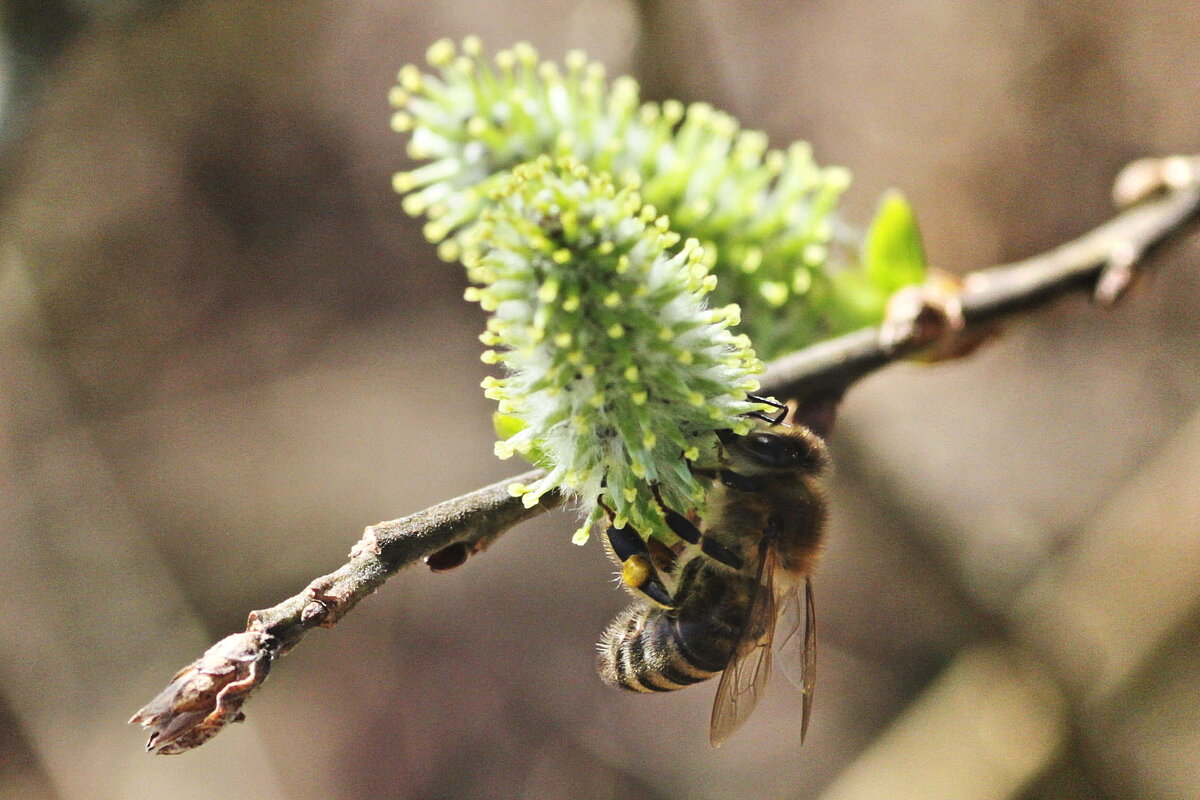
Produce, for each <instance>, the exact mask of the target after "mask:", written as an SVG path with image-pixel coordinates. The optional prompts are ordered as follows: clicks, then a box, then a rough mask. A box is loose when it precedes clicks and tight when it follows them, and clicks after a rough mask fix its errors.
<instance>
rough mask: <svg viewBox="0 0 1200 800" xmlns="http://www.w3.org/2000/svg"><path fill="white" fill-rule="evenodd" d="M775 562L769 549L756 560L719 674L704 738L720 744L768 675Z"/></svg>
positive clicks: (750, 706) (745, 712)
mask: <svg viewBox="0 0 1200 800" xmlns="http://www.w3.org/2000/svg"><path fill="white" fill-rule="evenodd" d="M775 561H776V555H775V550H774V549H773V548H766V550H765V552H764V553H763V554H762V558H760V559H759V564H758V576H757V579H756V580H755V584H754V589H753V592H754V596H753V598H751V600H750V612H749V613H748V614H747V615H746V622H745V625H744V627H743V628H742V632H741V633H740V634H739V635H738V639H737V645H736V646H735V647H734V651H733V656H732V657H731V658H730V659H729V665H728V666H727V667H725V671H724V672H722V673H721V682H720V684H719V685H718V686H717V697H716V699H715V700H714V701H713V710H712V722H711V724H710V725H709V728H708V741H709V742H710V743H711V744H712V746H713V747H720V746H721V744H722V743H724V741H725V740H726V739H728V738H729V737H730V736H731V735H732V734H733V732H734V731H736V730H737V729H738V728H739V727H741V725H742V723H743V722H745V721H746V719H747V718H748V717H749V716H750V712H752V711H753V710H754V706H755V705H756V704H757V703H758V698H759V697H761V696H762V693H763V690H764V689H765V688H766V685H767V676H768V675H770V674H771V641H772V639H773V638H774V636H775V618H776V616H777V615H776V613H775V609H776V603H775V585H774V583H775V580H774V578H775Z"/></svg>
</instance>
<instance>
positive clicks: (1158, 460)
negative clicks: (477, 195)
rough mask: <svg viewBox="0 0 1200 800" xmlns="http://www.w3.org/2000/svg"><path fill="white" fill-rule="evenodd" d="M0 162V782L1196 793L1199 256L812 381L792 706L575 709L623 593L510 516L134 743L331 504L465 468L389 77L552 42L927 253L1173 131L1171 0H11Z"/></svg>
mask: <svg viewBox="0 0 1200 800" xmlns="http://www.w3.org/2000/svg"><path fill="white" fill-rule="evenodd" d="M4 13H5V17H4V21H5V24H6V25H7V30H8V32H9V39H8V42H7V45H6V51H5V52H6V55H7V60H6V67H5V72H4V74H3V78H4V80H3V82H2V83H3V85H4V87H5V90H6V91H7V97H6V103H5V105H4V107H3V114H4V117H3V124H2V126H0V133H2V134H3V147H4V154H3V160H2V161H0V170H2V171H0V179H2V180H3V185H2V188H0V435H2V437H3V438H2V439H0V797H3V798H21V799H22V800H41V799H42V798H59V799H61V800H75V798H114V799H115V800H141V798H171V799H172V800H173V799H174V798H201V797H204V798H211V797H236V798H282V797H295V798H302V797H328V798H347V799H350V798H447V799H449V798H549V799H551V800H553V799H555V798H700V799H701V800H707V799H708V798H712V799H714V800H719V799H723V798H814V797H816V798H853V799H854V800H857V799H858V798H881V797H887V798H960V799H961V798H1022V799H1024V800H1037V799H1040V798H1067V799H1068V800H1071V799H1072V798H1114V799H1115V798H1147V799H1151V798H1164V799H1165V798H1191V797H1198V796H1200V703H1198V701H1197V698H1198V697H1200V412H1198V410H1197V408H1198V405H1197V404H1198V402H1200V303H1198V302H1197V300H1196V297H1197V295H1198V294H1200V269H1198V268H1197V266H1198V260H1200V259H1198V257H1200V240H1197V239H1196V238H1192V239H1190V240H1189V241H1188V242H1187V243H1185V244H1183V245H1181V246H1178V247H1175V248H1173V249H1172V250H1171V251H1170V252H1168V253H1166V254H1164V256H1163V257H1160V258H1159V259H1157V260H1156V269H1155V273H1154V275H1153V278H1152V279H1151V280H1150V281H1149V282H1147V283H1146V284H1145V285H1143V286H1142V287H1141V291H1139V292H1137V293H1136V294H1135V295H1134V296H1133V297H1131V298H1130V299H1129V302H1127V303H1126V304H1124V305H1122V306H1121V307H1119V308H1117V309H1115V310H1100V309H1096V308H1093V307H1091V306H1090V305H1089V304H1088V303H1087V302H1086V301H1085V300H1083V299H1078V300H1070V301H1067V302H1062V303H1060V304H1059V305H1057V306H1055V307H1054V308H1052V309H1051V310H1049V311H1047V312H1044V313H1040V314H1038V315H1037V316H1036V318H1034V319H1032V320H1030V321H1028V322H1022V323H1021V324H1018V325H1013V326H1011V327H1010V328H1009V330H1008V333H1007V335H1006V336H1005V337H1004V338H1003V339H1002V340H1000V341H998V342H997V343H995V344H994V345H993V346H991V347H990V348H989V349H987V350H985V351H984V352H982V353H980V354H979V355H977V356H976V357H974V358H972V359H970V360H968V361H964V362H961V363H954V364H948V365H943V366H938V367H930V368H920V367H915V366H901V367H896V368H892V369H889V370H886V371H884V372H882V373H880V374H878V375H876V376H874V377H872V378H870V379H869V380H867V381H865V382H863V383H862V384H861V385H859V386H858V387H856V388H855V390H854V391H853V392H852V393H851V395H850V396H849V398H848V400H847V402H846V404H845V407H844V411H843V417H842V420H841V422H840V424H839V428H838V430H837V431H836V433H835V436H834V438H833V441H832V446H833V449H834V453H835V456H836V462H837V474H836V476H835V477H834V479H833V480H832V482H831V483H832V497H833V506H834V511H833V523H832V531H831V536H830V546H829V549H828V551H827V554H826V557H825V560H824V563H823V565H822V570H821V573H820V575H819V576H818V579H817V592H818V596H817V599H818V607H819V612H820V622H821V632H822V633H821V642H822V647H821V662H820V680H819V685H818V693H817V701H816V714H815V718H814V721H813V726H812V730H811V731H810V737H809V741H808V744H806V745H805V747H804V748H803V749H800V747H799V731H798V719H799V708H800V703H799V696H798V694H797V693H796V692H795V691H794V690H793V689H792V688H791V687H790V685H789V684H787V682H786V680H785V679H783V678H782V677H781V676H777V677H776V678H775V681H774V684H773V685H772V687H771V690H770V692H769V695H768V697H767V699H766V701H764V703H763V704H762V706H761V707H760V709H759V711H758V712H757V714H756V715H755V717H754V718H753V719H752V720H751V721H750V722H749V723H748V725H747V726H746V727H745V728H744V729H743V730H742V731H741V732H740V733H739V734H738V736H736V737H735V738H734V739H733V740H732V741H731V742H730V743H729V744H727V745H726V746H725V747H724V748H722V749H721V750H719V751H715V752H714V751H711V750H710V749H709V747H708V744H707V741H706V725H707V712H708V705H709V703H710V702H711V697H712V689H713V687H712V686H705V687H698V688H694V689H690V690H687V691H683V692H679V693H675V694H672V695H669V696H654V697H643V696H633V695H626V694H623V693H618V692H617V691H615V690H611V689H607V688H605V687H603V686H602V685H601V684H600V682H599V680H598V679H597V677H596V675H595V672H594V668H593V649H592V648H593V643H594V641H595V640H596V638H597V636H598V633H599V631H600V630H601V629H602V627H603V626H604V624H605V623H606V622H607V620H608V619H609V618H610V617H611V616H612V615H613V614H614V613H615V612H616V611H617V610H618V609H619V608H620V607H622V606H623V605H624V604H625V603H626V597H625V596H624V595H623V594H622V593H620V592H618V591H617V590H616V589H614V587H613V585H612V583H611V581H610V567H609V565H608V563H607V561H606V560H605V558H604V556H603V555H602V553H601V550H600V547H599V545H598V544H597V543H596V542H593V543H591V544H589V545H588V546H586V547H584V548H577V547H574V546H572V545H571V544H570V542H569V534H570V531H571V530H572V529H573V520H572V519H570V518H568V517H567V516H565V515H564V514H561V513H559V514H553V515H549V516H547V517H545V518H543V519H540V520H537V521H536V522H534V523H531V524H528V525H525V526H523V527H521V528H518V529H516V530H514V531H513V532H511V533H510V534H509V535H507V536H505V537H504V538H502V539H501V540H500V541H499V542H498V543H497V544H496V545H495V546H494V547H493V548H492V549H491V550H490V551H489V552H488V553H487V554H486V555H484V556H481V557H478V558H475V559H473V560H472V561H470V562H469V563H468V564H467V565H466V566H465V567H463V568H462V569H460V570H457V571H455V572H451V573H448V574H444V575H433V574H430V573H428V572H427V571H424V570H423V569H422V570H417V569H414V570H411V571H409V572H406V573H403V574H402V575H400V576H398V577H396V578H395V579H393V580H392V581H391V582H390V583H389V584H388V585H387V586H386V587H385V588H384V589H383V590H382V591H380V592H379V593H378V594H377V596H375V597H373V598H371V599H370V600H369V601H368V602H366V603H364V604H363V605H361V606H360V607H359V608H358V609H357V610H356V611H355V612H354V613H353V614H352V615H351V616H349V617H348V618H347V619H346V620H344V621H343V622H342V623H341V624H340V625H339V626H338V627H337V628H335V629H333V630H331V631H327V632H321V633H317V634H314V635H313V636H311V637H309V638H308V639H307V640H305V642H304V643H303V644H302V645H301V646H300V647H299V648H298V649H297V650H296V651H295V652H294V653H292V654H291V655H289V656H288V657H287V658H286V659H284V660H283V661H281V662H280V663H279V664H278V665H277V667H276V670H275V672H274V674H273V675H272V678H271V680H270V681H269V682H268V683H267V685H266V687H265V688H264V689H263V691H261V692H260V694H259V695H258V696H257V697H256V698H255V699H254V700H253V701H252V702H251V703H250V704H249V706H248V709H247V710H248V713H249V721H248V722H247V723H246V724H245V725H242V726H238V727H235V728H233V729H230V730H228V731H227V732H225V733H224V734H222V735H221V736H220V737H218V738H217V739H216V740H214V741H213V742H211V743H209V744H208V745H206V746H205V747H203V748H201V749H200V750H199V751H196V752H194V753H190V754H188V755H184V756H179V757H174V758H152V757H149V756H146V755H144V754H143V752H142V744H143V741H144V737H143V735H142V733H141V732H140V731H139V730H137V729H134V728H132V727H127V726H125V724H124V722H125V720H126V719H127V718H128V717H129V715H130V714H132V713H133V711H134V710H136V709H137V708H138V706H139V705H141V703H143V702H144V701H146V700H148V699H149V698H150V697H151V696H152V695H154V694H155V693H156V692H157V691H158V690H159V688H161V686H162V685H163V684H164V683H165V682H166V680H167V679H168V678H169V677H170V675H171V674H172V673H173V672H174V670H176V669H177V668H179V667H181V666H183V665H184V664H185V663H187V662H188V661H190V660H191V659H193V658H195V657H196V656H198V655H199V654H200V653H201V652H202V651H203V649H204V648H205V647H206V646H207V645H208V644H209V643H210V642H211V641H213V640H215V639H216V638H219V637H220V636H222V635H224V634H226V633H229V632H231V631H234V630H238V629H240V628H241V627H242V626H243V624H244V621H245V615H246V613H247V611H249V610H250V609H252V608H260V607H264V606H268V605H272V604H274V603H275V602H277V601H279V600H281V599H283V598H284V597H286V596H288V595H290V594H293V593H295V592H297V591H299V590H300V589H301V588H302V587H303V586H304V585H305V584H306V583H307V582H308V580H310V579H311V578H313V577H315V576H317V575H319V574H321V573H324V572H328V571H330V570H332V569H334V568H335V567H337V566H338V565H339V564H341V563H342V561H343V559H344V557H345V555H346V553H347V551H348V549H349V547H350V545H351V544H352V543H353V542H354V541H355V540H356V539H357V538H358V536H359V534H360V532H361V529H362V528H363V526H365V525H367V524H371V523H374V522H376V521H379V520H382V519H390V518H394V517H398V516H402V515H404V514H407V513H410V512H413V511H416V510H418V509H421V508H423V507H425V506H427V505H430V504H432V503H434V502H436V501H439V500H442V499H446V498H449V497H452V496H454V495H457V494H460V493H462V492H464V491H467V490H470V489H473V488H476V487H478V486H480V485H482V484H484V483H486V482H490V481H493V480H498V479H500V478H503V477H504V476H506V475H509V474H512V473H513V472H516V471H519V470H520V466H519V465H517V464H514V463H501V462H498V461H496V460H495V459H494V458H493V457H492V455H491V441H492V438H491V432H490V423H489V415H490V411H491V409H490V407H489V403H488V402H487V401H485V400H484V399H483V397H482V395H481V391H480V389H479V388H478V383H479V380H480V379H481V378H482V377H483V376H484V374H485V367H484V366H483V365H482V364H480V363H479V361H478V357H477V354H478V351H479V350H480V346H479V344H478V342H477V341H476V340H475V335H476V334H477V333H478V331H479V330H481V329H482V324H483V321H482V319H481V317H480V314H479V312H478V310H477V309H476V308H475V307H473V306H471V305H469V304H467V303H464V302H462V300H461V299H460V298H461V292H462V289H463V285H464V282H463V277H462V275H461V272H460V270H458V269H456V268H455V267H454V266H452V265H445V264H442V263H439V262H438V261H436V259H435V258H434V257H433V256H432V250H431V247H430V246H429V245H427V244H426V243H425V242H424V241H423V240H422V238H421V236H420V233H419V226H418V224H417V223H414V222H413V221H412V220H409V219H407V218H405V217H404V215H403V214H402V213H401V211H400V209H399V202H398V199H397V198H396V197H395V196H393V195H392V194H391V191H390V188H389V182H390V176H391V174H392V172H393V171H394V170H396V169H399V168H401V167H402V166H403V165H404V157H403V145H404V142H403V140H402V139H401V137H399V136H396V135H394V134H392V133H391V132H390V131H389V128H388V117H389V109H388V107H387V104H386V96H387V90H388V88H389V86H390V85H391V83H392V80H393V76H394V74H395V71H396V69H397V68H398V67H399V66H401V65H402V64H404V63H406V62H412V61H420V60H421V59H422V58H423V53H424V50H425V48H426V47H427V46H428V45H429V44H430V43H431V42H432V41H433V40H434V39H436V38H438V37H442V36H451V37H454V38H461V37H462V36H463V35H465V34H467V33H479V34H481V35H483V36H484V38H485V43H486V45H487V46H488V47H489V48H490V49H495V48H498V47H503V46H507V45H509V44H511V43H513V42H515V41H517V40H520V39H527V40H530V41H532V42H533V43H534V44H535V45H536V46H537V47H538V48H539V49H540V50H541V52H542V53H544V54H545V55H547V56H551V57H555V58H558V57H561V56H562V54H563V53H565V52H566V51H567V50H569V49H572V48H584V49H586V50H587V51H588V52H589V53H590V54H591V55H592V56H594V57H596V58H598V59H600V60H602V61H604V62H605V63H606V64H607V65H608V67H609V69H610V73H611V74H620V73H625V72H633V73H634V74H637V75H638V76H639V77H640V78H642V80H643V82H644V85H645V87H646V90H647V94H648V95H650V96H652V97H659V98H661V97H666V96H672V97H679V98H682V99H685V100H699V99H703V100H708V101H710V102H712V103H714V104H715V105H717V106H720V107H723V108H725V109H728V110H730V111H732V112H733V113H735V114H736V115H738V116H739V117H740V118H741V120H742V121H743V122H744V124H745V125H746V126H747V127H751V128H761V129H763V130H765V131H767V132H768V134H769V135H770V137H771V139H772V141H773V142H774V143H776V144H778V145H784V144H786V143H787V142H789V141H791V140H793V139H797V138H805V139H808V140H810V141H812V142H813V144H814V147H815V149H816V153H817V155H818V158H819V159H820V160H821V161H822V162H823V163H829V164H842V165H845V166H847V167H849V168H850V169H851V170H853V172H854V173H855V175H856V185H855V188H854V189H853V190H852V192H851V196H850V198H849V200H848V203H847V215H848V216H849V217H850V218H851V219H852V220H857V221H859V222H862V221H863V220H865V219H866V218H867V215H868V214H869V213H870V210H871V207H872V206H873V204H874V202H875V199H876V198H877V197H878V195H879V193H880V192H881V191H882V190H883V189H884V188H885V187H888V186H898V187H900V188H902V189H903V190H904V191H905V192H906V193H907V194H908V195H909V197H910V198H911V199H912V201H913V203H914V204H915V206H916V208H917V210H918V213H919V215H920V217H921V221H922V224H923V227H924V230H925V233H926V237H927V244H928V250H929V253H930V255H931V259H932V260H933V261H934V262H935V263H936V264H937V265H940V266H942V267H944V268H947V269H950V270H954V271H959V272H961V271H967V270H971V269H975V268H979V267H983V266H987V265H990V264H994V263H1000V262H1004V261H1006V260H1012V259H1016V258H1020V257H1023V256H1026V255H1030V254H1032V253H1036V252H1038V251H1041V250H1044V249H1047V248H1050V247H1052V246H1054V245H1055V244H1057V243H1059V242H1062V241H1064V240H1066V239H1068V238H1070V237H1072V236H1074V235H1077V234H1079V233H1081V232H1083V231H1085V230H1087V229H1088V228H1090V227H1092V226H1094V225H1096V224H1098V223H1099V222H1101V221H1102V220H1104V219H1105V218H1106V217H1107V216H1108V215H1109V214H1110V213H1111V211H1110V208H1109V205H1108V200H1107V192H1108V186H1109V183H1110V181H1111V179H1112V177H1113V176H1114V175H1115V173H1116V171H1117V170H1118V169H1119V168H1120V167H1121V166H1122V165H1123V164H1124V163H1125V162H1127V161H1129V160H1131V159H1133V158H1135V157H1139V156H1143V155H1157V154H1169V153H1175V152H1185V153H1192V152H1196V151H1198V150H1200V126H1198V125H1197V111H1198V109H1200V48H1198V44H1197V42H1198V40H1200V7H1197V5H1196V3H1195V0H1152V1H1151V2H1131V1H1130V0H1097V1H1096V2H1091V3H1066V2H1045V0H1016V1H1015V2H1008V3H987V2H974V3H956V2H949V1H948V0H914V1H913V2H906V3H889V2H880V1H879V0H847V1H846V2H841V3H816V2H809V3H788V2H781V1H779V2H743V3H721V2H711V1H710V2H645V3H641V4H638V3H634V2H624V3H622V2H603V1H601V0H590V1H588V0H584V1H581V2H549V1H543V2H522V3H517V2H501V3H483V2H453V3H450V2H400V1H396V2H383V1H382V0H375V1H374V2H348V1H345V0H343V2H290V3H258V2H225V3H217V2H175V3H169V4H159V3H153V4H150V3H146V4H141V3H137V2H125V3H102V2H94V1H93V2H82V0H74V2H72V1H71V0H54V2H49V1H48V0H37V1H36V2H31V1H30V0H25V2H16V3H8V4H6V5H5V6H4Z"/></svg>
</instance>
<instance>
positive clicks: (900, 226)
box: [862, 189, 925, 294]
mask: <svg viewBox="0 0 1200 800" xmlns="http://www.w3.org/2000/svg"><path fill="white" fill-rule="evenodd" d="M862 254H863V264H864V266H865V267H866V269H867V275H869V276H870V278H871V282H872V283H874V284H875V285H876V286H878V287H880V288H881V289H883V290H884V291H886V292H887V293H889V294H890V293H891V292H894V291H896V290H897V289H899V288H901V287H903V286H910V285H912V284H914V283H922V282H923V281H924V280H925V248H924V247H923V246H922V244H921V231H920V230H919V229H918V228H917V218H916V216H915V215H914V214H913V211H912V207H911V206H910V205H909V204H908V201H907V200H905V199H904V195H902V194H901V193H900V192H898V191H896V190H895V189H892V190H890V191H888V192H887V193H886V194H885V195H884V196H883V199H882V200H880V201H879V210H878V211H877V212H876V213H875V219H874V220H872V221H871V227H870V228H869V229H868V230H867V239H866V241H865V242H864V243H863V251H862Z"/></svg>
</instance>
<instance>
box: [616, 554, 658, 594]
mask: <svg viewBox="0 0 1200 800" xmlns="http://www.w3.org/2000/svg"><path fill="white" fill-rule="evenodd" d="M650 575H651V567H650V561H649V560H648V559H647V558H646V557H645V556H642V555H632V556H630V557H629V558H627V559H625V561H624V562H623V563H622V564H621V583H623V584H625V585H626V586H628V587H630V588H636V587H638V586H642V585H643V584H645V583H646V581H648V580H650Z"/></svg>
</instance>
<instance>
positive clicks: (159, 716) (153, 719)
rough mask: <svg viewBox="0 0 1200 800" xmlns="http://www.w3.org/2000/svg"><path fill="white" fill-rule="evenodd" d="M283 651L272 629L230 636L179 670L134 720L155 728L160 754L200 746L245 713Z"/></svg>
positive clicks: (153, 739) (153, 741)
mask: <svg viewBox="0 0 1200 800" xmlns="http://www.w3.org/2000/svg"><path fill="white" fill-rule="evenodd" d="M278 653H279V641H278V640H277V639H276V638H275V637H274V636H271V635H270V634H268V633H263V632H261V631H245V632H243V633H235V634H233V635H231V636H226V637H225V638H224V639H222V640H221V641H219V642H217V643H216V644H214V645H213V646H212V647H210V648H209V649H208V650H207V651H206V652H205V653H204V655H202V656H200V658H198V659H197V660H196V661H193V662H192V663H191V664H189V665H188V666H186V667H184V668H183V669H181V670H180V671H179V672H178V673H176V675H175V677H174V678H172V679H171V682H170V683H169V684H167V688H165V689H163V690H162V691H161V692H160V693H159V694H158V696H157V697H155V698H154V699H153V700H151V701H150V702H149V703H147V704H146V706H145V707H144V708H142V709H141V710H140V711H138V712H137V713H136V714H134V715H133V718H132V719H130V720H129V721H130V723H138V724H140V725H141V726H142V727H143V728H148V729H149V730H150V740H149V741H148V742H147V743H146V749H147V750H149V751H150V752H152V753H155V754H157V755H173V754H175V753H182V752H184V751H187V750H191V749H192V748H194V747H199V746H200V745H202V744H204V743H205V742H207V741H208V740H209V739H211V738H212V737H214V736H216V735H217V734H218V733H220V732H221V729H222V728H224V727H225V726H226V725H228V724H229V723H231V722H240V721H241V720H242V719H243V718H244V715H243V714H242V711H241V708H242V704H243V703H245V702H246V698H247V697H249V696H250V693H251V692H253V691H254V690H255V689H256V688H257V687H258V685H259V684H261V683H262V682H263V681H264V680H266V677H267V672H268V671H269V670H270V668H271V662H272V661H273V660H274V659H275V656H276V655H278Z"/></svg>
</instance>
